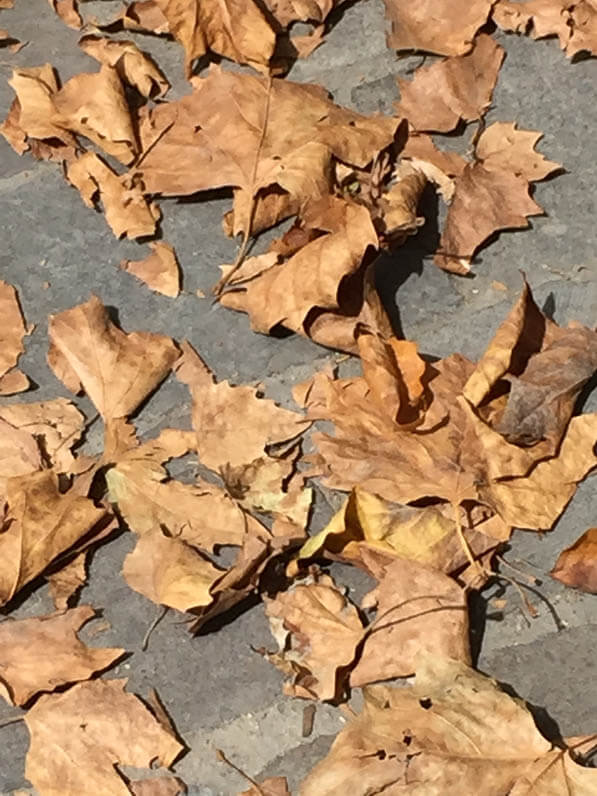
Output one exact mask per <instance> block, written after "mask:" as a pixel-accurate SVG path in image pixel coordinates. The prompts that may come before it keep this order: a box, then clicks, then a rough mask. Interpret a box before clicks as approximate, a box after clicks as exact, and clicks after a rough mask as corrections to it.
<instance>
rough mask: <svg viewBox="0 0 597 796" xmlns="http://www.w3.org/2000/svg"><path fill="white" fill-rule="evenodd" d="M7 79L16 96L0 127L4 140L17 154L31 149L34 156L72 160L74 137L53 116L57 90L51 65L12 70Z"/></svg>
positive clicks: (75, 144) (74, 151)
mask: <svg viewBox="0 0 597 796" xmlns="http://www.w3.org/2000/svg"><path fill="white" fill-rule="evenodd" d="M8 82H9V84H10V85H11V86H12V88H13V89H14V91H15V93H16V95H17V96H16V98H15V100H14V101H13V103H12V105H11V108H10V110H9V112H8V116H7V117H6V119H5V120H4V122H3V123H2V127H1V128H0V131H1V132H2V135H3V136H4V137H5V138H6V140H7V141H8V143H9V144H10V145H11V146H12V147H13V149H14V150H15V151H16V152H18V153H19V155H22V154H23V153H24V152H27V151H31V153H32V154H33V155H34V157H36V158H38V159H49V160H59V161H62V160H70V159H72V158H73V157H74V156H75V153H76V148H77V139H76V138H75V136H74V135H73V134H72V133H70V132H69V131H68V130H64V129H62V128H61V127H60V126H59V125H58V123H57V122H56V120H55V118H54V117H55V108H54V96H55V95H56V93H57V92H58V80H57V77H56V73H55V71H54V68H53V67H52V66H51V65H50V64H45V65H44V66H39V67H32V68H19V69H15V70H14V71H13V74H12V77H11V79H10V80H9V81H8Z"/></svg>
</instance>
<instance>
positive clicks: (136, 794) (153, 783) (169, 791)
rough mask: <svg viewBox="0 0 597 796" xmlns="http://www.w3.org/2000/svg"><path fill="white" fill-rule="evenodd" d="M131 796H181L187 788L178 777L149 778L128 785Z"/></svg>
mask: <svg viewBox="0 0 597 796" xmlns="http://www.w3.org/2000/svg"><path fill="white" fill-rule="evenodd" d="M128 786H129V788H130V792H131V793H132V794H133V796H183V794H185V793H186V792H187V786H186V785H185V784H184V782H183V781H182V780H181V779H180V778H179V777H168V776H166V777H151V778H150V779H137V780H134V781H131V782H129V783H128Z"/></svg>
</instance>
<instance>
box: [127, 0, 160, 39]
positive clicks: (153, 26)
mask: <svg viewBox="0 0 597 796" xmlns="http://www.w3.org/2000/svg"><path fill="white" fill-rule="evenodd" d="M118 19H120V20H122V24H123V26H124V27H125V28H126V29H127V30H141V31H144V30H145V31H151V32H152V33H155V34H156V35H161V34H163V33H169V32H170V28H169V26H168V20H167V19H166V17H165V16H164V13H163V11H161V10H160V8H159V7H158V5H157V3H156V2H155V0H137V1H136V2H132V3H129V4H128V5H127V7H126V8H124V9H123V10H122V12H121V14H120V16H119V17H118Z"/></svg>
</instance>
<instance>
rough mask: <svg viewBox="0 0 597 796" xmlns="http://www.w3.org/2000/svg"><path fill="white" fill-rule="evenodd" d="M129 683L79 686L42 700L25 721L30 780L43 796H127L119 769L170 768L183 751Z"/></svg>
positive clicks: (101, 682) (101, 683)
mask: <svg viewBox="0 0 597 796" xmlns="http://www.w3.org/2000/svg"><path fill="white" fill-rule="evenodd" d="M125 684H126V680H110V681H109V682H107V681H103V680H95V681H92V682H88V683H80V684H79V685H75V686H74V687H73V688H70V689H69V690H68V691H66V692H65V693H64V694H57V695H48V696H42V697H41V698H40V699H39V700H38V701H37V702H36V703H35V705H34V707H32V708H31V710H30V711H29V712H28V713H27V715H26V716H25V723H26V724H27V728H28V730H29V733H30V735H31V743H30V746H29V751H28V753H27V763H26V768H25V776H26V777H27V779H28V780H30V782H31V783H32V785H33V786H34V787H35V788H36V789H37V790H38V791H39V792H40V793H47V794H50V793H60V794H62V795H63V796H80V794H82V793H93V794H96V795H97V796H127V794H130V791H129V789H128V787H127V786H126V785H125V783H124V781H123V779H122V778H121V776H120V774H119V773H118V771H117V769H116V766H117V765H119V766H126V765H129V766H135V767H137V768H142V767H143V768H145V767H147V768H149V766H150V765H153V764H154V762H156V763H157V764H159V765H163V766H166V767H169V766H170V765H171V764H172V763H173V761H174V760H175V759H176V757H177V756H178V755H179V754H180V752H181V751H182V749H183V747H182V745H181V744H179V743H178V741H176V740H175V739H174V738H173V737H172V735H170V733H168V732H167V731H166V730H164V729H163V728H162V727H161V726H160V724H159V723H158V722H157V721H156V720H155V718H154V717H153V716H152V714H151V713H150V712H149V710H148V709H147V708H146V707H145V706H144V705H143V704H142V702H141V701H140V700H139V699H137V697H135V696H134V695H133V694H127V693H125V691H124V686H125Z"/></svg>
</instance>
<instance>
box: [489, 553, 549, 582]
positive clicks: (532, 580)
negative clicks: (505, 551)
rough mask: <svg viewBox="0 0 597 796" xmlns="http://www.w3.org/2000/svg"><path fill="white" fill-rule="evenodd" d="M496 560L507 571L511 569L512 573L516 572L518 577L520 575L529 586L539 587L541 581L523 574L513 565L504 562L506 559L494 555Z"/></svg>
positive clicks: (525, 573)
mask: <svg viewBox="0 0 597 796" xmlns="http://www.w3.org/2000/svg"><path fill="white" fill-rule="evenodd" d="M496 558H497V560H498V561H499V562H500V564H503V565H504V566H505V567H508V569H511V570H512V572H516V573H517V574H518V575H521V576H522V577H523V578H524V579H525V580H526V581H527V583H529V585H531V586H540V585H541V580H540V579H539V578H536V577H535V576H534V575H530V574H529V573H528V572H525V571H524V570H522V569H519V568H518V567H515V566H514V564H511V563H510V562H509V561H506V559H505V558H504V557H503V556H500V555H496Z"/></svg>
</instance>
